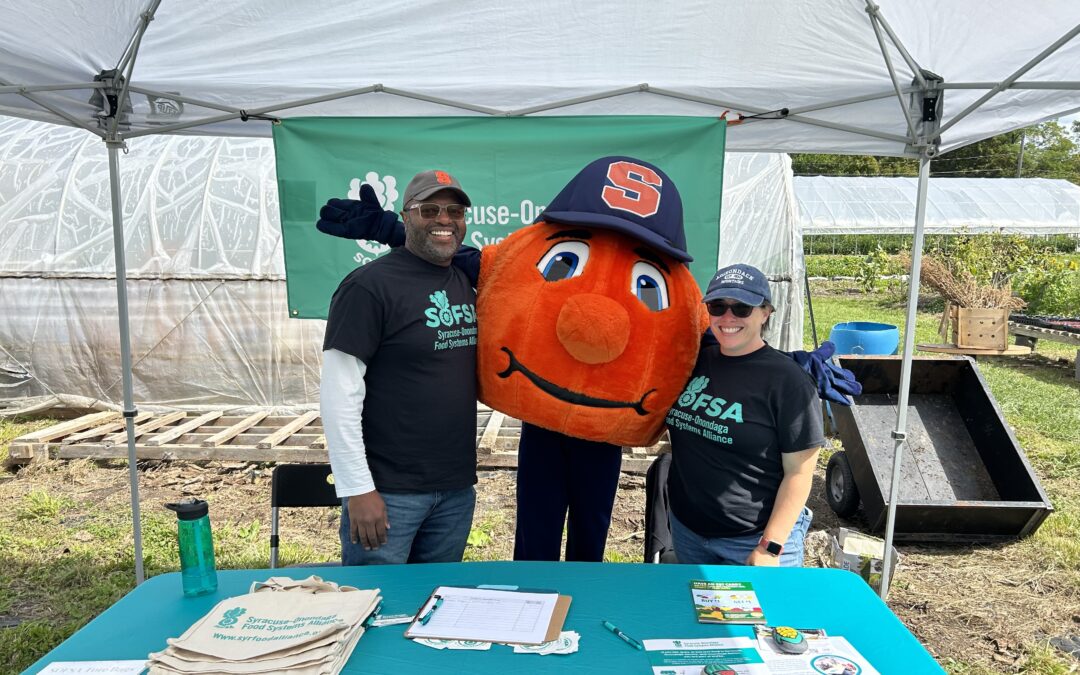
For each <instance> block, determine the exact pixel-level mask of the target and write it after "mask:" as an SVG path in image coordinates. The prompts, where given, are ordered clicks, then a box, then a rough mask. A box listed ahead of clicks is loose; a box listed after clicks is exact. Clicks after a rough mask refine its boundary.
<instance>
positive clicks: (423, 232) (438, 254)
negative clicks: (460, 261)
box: [406, 226, 464, 264]
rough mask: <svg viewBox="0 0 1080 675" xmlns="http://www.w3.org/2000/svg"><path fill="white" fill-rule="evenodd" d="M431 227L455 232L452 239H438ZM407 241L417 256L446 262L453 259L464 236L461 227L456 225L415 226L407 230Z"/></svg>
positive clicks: (429, 260)
mask: <svg viewBox="0 0 1080 675" xmlns="http://www.w3.org/2000/svg"><path fill="white" fill-rule="evenodd" d="M431 229H436V230H437V229H449V230H451V231H452V232H453V235H452V243H451V240H446V241H445V242H444V241H443V240H436V239H435V238H434V237H433V236H432V235H431V234H430V232H429V230H431ZM406 235H407V236H406V243H407V244H408V248H409V250H410V251H412V252H413V253H414V254H416V255H417V256H419V257H421V258H423V259H424V260H427V261H428V262H430V263H434V264H446V263H448V262H450V260H452V259H453V257H454V254H455V253H457V251H458V249H459V248H460V247H461V242H462V241H463V240H464V236H463V235H462V234H461V232H460V228H457V227H454V226H442V227H431V228H429V227H424V226H413V227H412V228H410V229H409V230H406Z"/></svg>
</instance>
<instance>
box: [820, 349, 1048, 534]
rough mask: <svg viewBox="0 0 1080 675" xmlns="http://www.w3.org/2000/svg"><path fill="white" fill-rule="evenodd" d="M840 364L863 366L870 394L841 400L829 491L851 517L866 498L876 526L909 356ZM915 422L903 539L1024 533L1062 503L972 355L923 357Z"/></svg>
mask: <svg viewBox="0 0 1080 675" xmlns="http://www.w3.org/2000/svg"><path fill="white" fill-rule="evenodd" d="M840 364H841V365H842V366H843V367H844V368H847V369H849V370H851V371H853V372H854V373H855V377H856V379H858V380H859V382H860V383H862V385H863V393H862V394H861V395H859V396H856V397H854V405H852V406H850V407H844V406H833V414H834V416H835V423H836V428H837V430H838V431H839V434H840V438H841V441H842V442H843V445H844V450H843V451H839V452H836V453H835V454H834V455H833V456H832V457H831V458H830V460H829V465H828V469H827V471H826V478H825V484H826V489H825V491H826V500H827V501H828V503H829V506H830V507H832V509H833V511H835V512H836V513H837V515H839V516H842V517H847V516H850V515H853V514H854V513H855V511H857V510H858V508H859V504H860V502H861V503H862V507H863V511H864V513H865V515H866V519H867V520H868V521H869V523H870V528H871V530H873V531H881V530H883V529H884V527H885V517H886V512H887V509H886V502H887V501H888V497H889V483H890V480H891V477H892V464H893V446H894V441H893V438H892V432H893V430H894V429H895V428H896V413H897V399H898V395H899V383H900V357H898V356H863V357H859V356H843V357H840ZM1047 405H1053V402H1050V401H1048V402H1047ZM907 427H908V429H907V445H906V446H905V451H904V453H903V461H902V463H901V467H900V492H899V498H898V500H897V507H896V526H895V538H896V539H897V540H901V541H903V540H906V541H955V542H961V541H986V540H997V539H1006V538H1013V537H1021V536H1025V535H1028V534H1031V533H1032V532H1034V531H1035V530H1036V529H1037V528H1038V527H1039V525H1040V524H1041V523H1042V521H1043V520H1044V519H1045V518H1046V516H1047V515H1048V514H1049V513H1050V512H1051V511H1053V506H1051V504H1050V500H1049V499H1048V498H1047V496H1046V492H1045V491H1043V488H1042V485H1041V484H1040V483H1039V479H1038V477H1037V476H1036V475H1035V472H1034V471H1033V470H1032V468H1031V465H1030V464H1029V463H1028V460H1027V457H1026V456H1025V455H1024V451H1023V450H1022V449H1021V448H1020V445H1019V444H1018V443H1017V441H1016V437H1015V436H1014V435H1013V433H1012V430H1011V429H1010V428H1009V425H1008V424H1007V423H1006V421H1005V418H1004V416H1003V415H1002V413H1001V409H1000V408H999V407H998V405H997V403H996V402H995V401H994V398H993V396H991V394H990V390H989V389H988V388H987V386H986V381H985V380H983V377H982V374H981V373H980V372H979V370H978V367H977V366H976V364H975V362H974V361H973V360H972V359H970V358H968V357H965V356H957V357H950V358H916V359H914V361H913V363H912V374H911V395H910V398H909V408H908V424H907Z"/></svg>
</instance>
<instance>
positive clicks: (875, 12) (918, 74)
mask: <svg viewBox="0 0 1080 675" xmlns="http://www.w3.org/2000/svg"><path fill="white" fill-rule="evenodd" d="M866 11H867V13H869V14H870V21H871V23H874V24H875V26H874V32H875V33H876V32H877V31H878V24H880V26H881V28H882V29H883V30H884V31H885V32H886V33H887V34H888V36H889V40H890V41H891V42H892V43H893V45H894V46H895V47H896V50H897V51H899V52H900V56H901V57H903V59H904V61H906V62H907V65H908V68H911V72H913V73H914V74H915V80H916V81H917V82H918V83H919V88H921V89H926V78H924V77H923V74H922V68H921V67H920V66H919V64H918V63H917V62H916V61H915V59H914V58H912V56H911V54H910V53H908V50H907V49H905V48H904V43H903V42H901V41H900V38H898V37H897V36H896V33H894V32H893V29H892V26H890V25H889V22H888V21H886V20H885V15H884V14H882V13H881V7H878V6H877V5H875V4H874V3H873V1H872V0H866ZM878 41H879V42H880V41H881V35H880V34H879V35H878ZM881 50H882V51H885V47H884V46H882V48H881Z"/></svg>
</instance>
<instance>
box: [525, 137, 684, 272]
mask: <svg viewBox="0 0 1080 675" xmlns="http://www.w3.org/2000/svg"><path fill="white" fill-rule="evenodd" d="M542 220H543V221H548V222H553V223H562V224H564V225H588V226H590V227H599V228H603V229H608V230H615V231H617V232H622V233H623V234H627V235H629V236H631V237H633V238H635V239H638V240H639V241H642V242H644V243H646V244H648V245H649V246H651V247H653V248H655V249H657V250H659V251H663V252H664V253H666V254H668V255H670V256H671V257H672V258H675V259H676V260H679V261H681V262H690V261H692V260H693V258H692V257H691V256H690V254H689V253H687V252H686V233H685V231H684V230H683V209H682V198H681V197H680V196H679V190H678V188H676V187H675V183H674V182H673V181H672V180H671V179H670V178H668V176H667V174H665V173H664V172H663V171H661V170H660V169H659V168H657V167H656V166H655V165H653V164H650V163H648V162H643V161H642V160H640V159H634V158H633V157H621V156H615V157H603V158H601V159H598V160H596V161H594V162H590V163H589V165H588V166H586V167H585V168H584V169H582V170H581V171H579V172H578V174H577V175H576V176H574V178H573V179H572V180H571V181H570V182H569V183H567V184H566V187H564V188H563V189H562V191H561V192H559V194H558V195H556V196H555V199H553V200H551V203H550V204H548V206H547V208H545V209H544V211H543V212H542V213H541V214H540V215H539V216H537V218H536V221H534V222H539V221H542Z"/></svg>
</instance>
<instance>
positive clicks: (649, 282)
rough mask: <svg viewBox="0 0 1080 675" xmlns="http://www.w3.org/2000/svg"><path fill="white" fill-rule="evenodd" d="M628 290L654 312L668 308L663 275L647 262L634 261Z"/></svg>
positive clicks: (665, 283)
mask: <svg viewBox="0 0 1080 675" xmlns="http://www.w3.org/2000/svg"><path fill="white" fill-rule="evenodd" d="M630 292H631V293H633V294H634V297H636V298H637V299H638V300H641V301H642V302H643V303H645V306H646V307H648V308H649V309H651V310H652V311H654V312H659V311H660V310H662V309H667V308H668V294H667V282H666V281H664V275H663V274H661V273H660V270H658V269H656V268H655V267H653V266H652V265H650V264H649V263H647V262H641V261H638V262H636V263H634V269H633V270H631V271H630Z"/></svg>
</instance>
